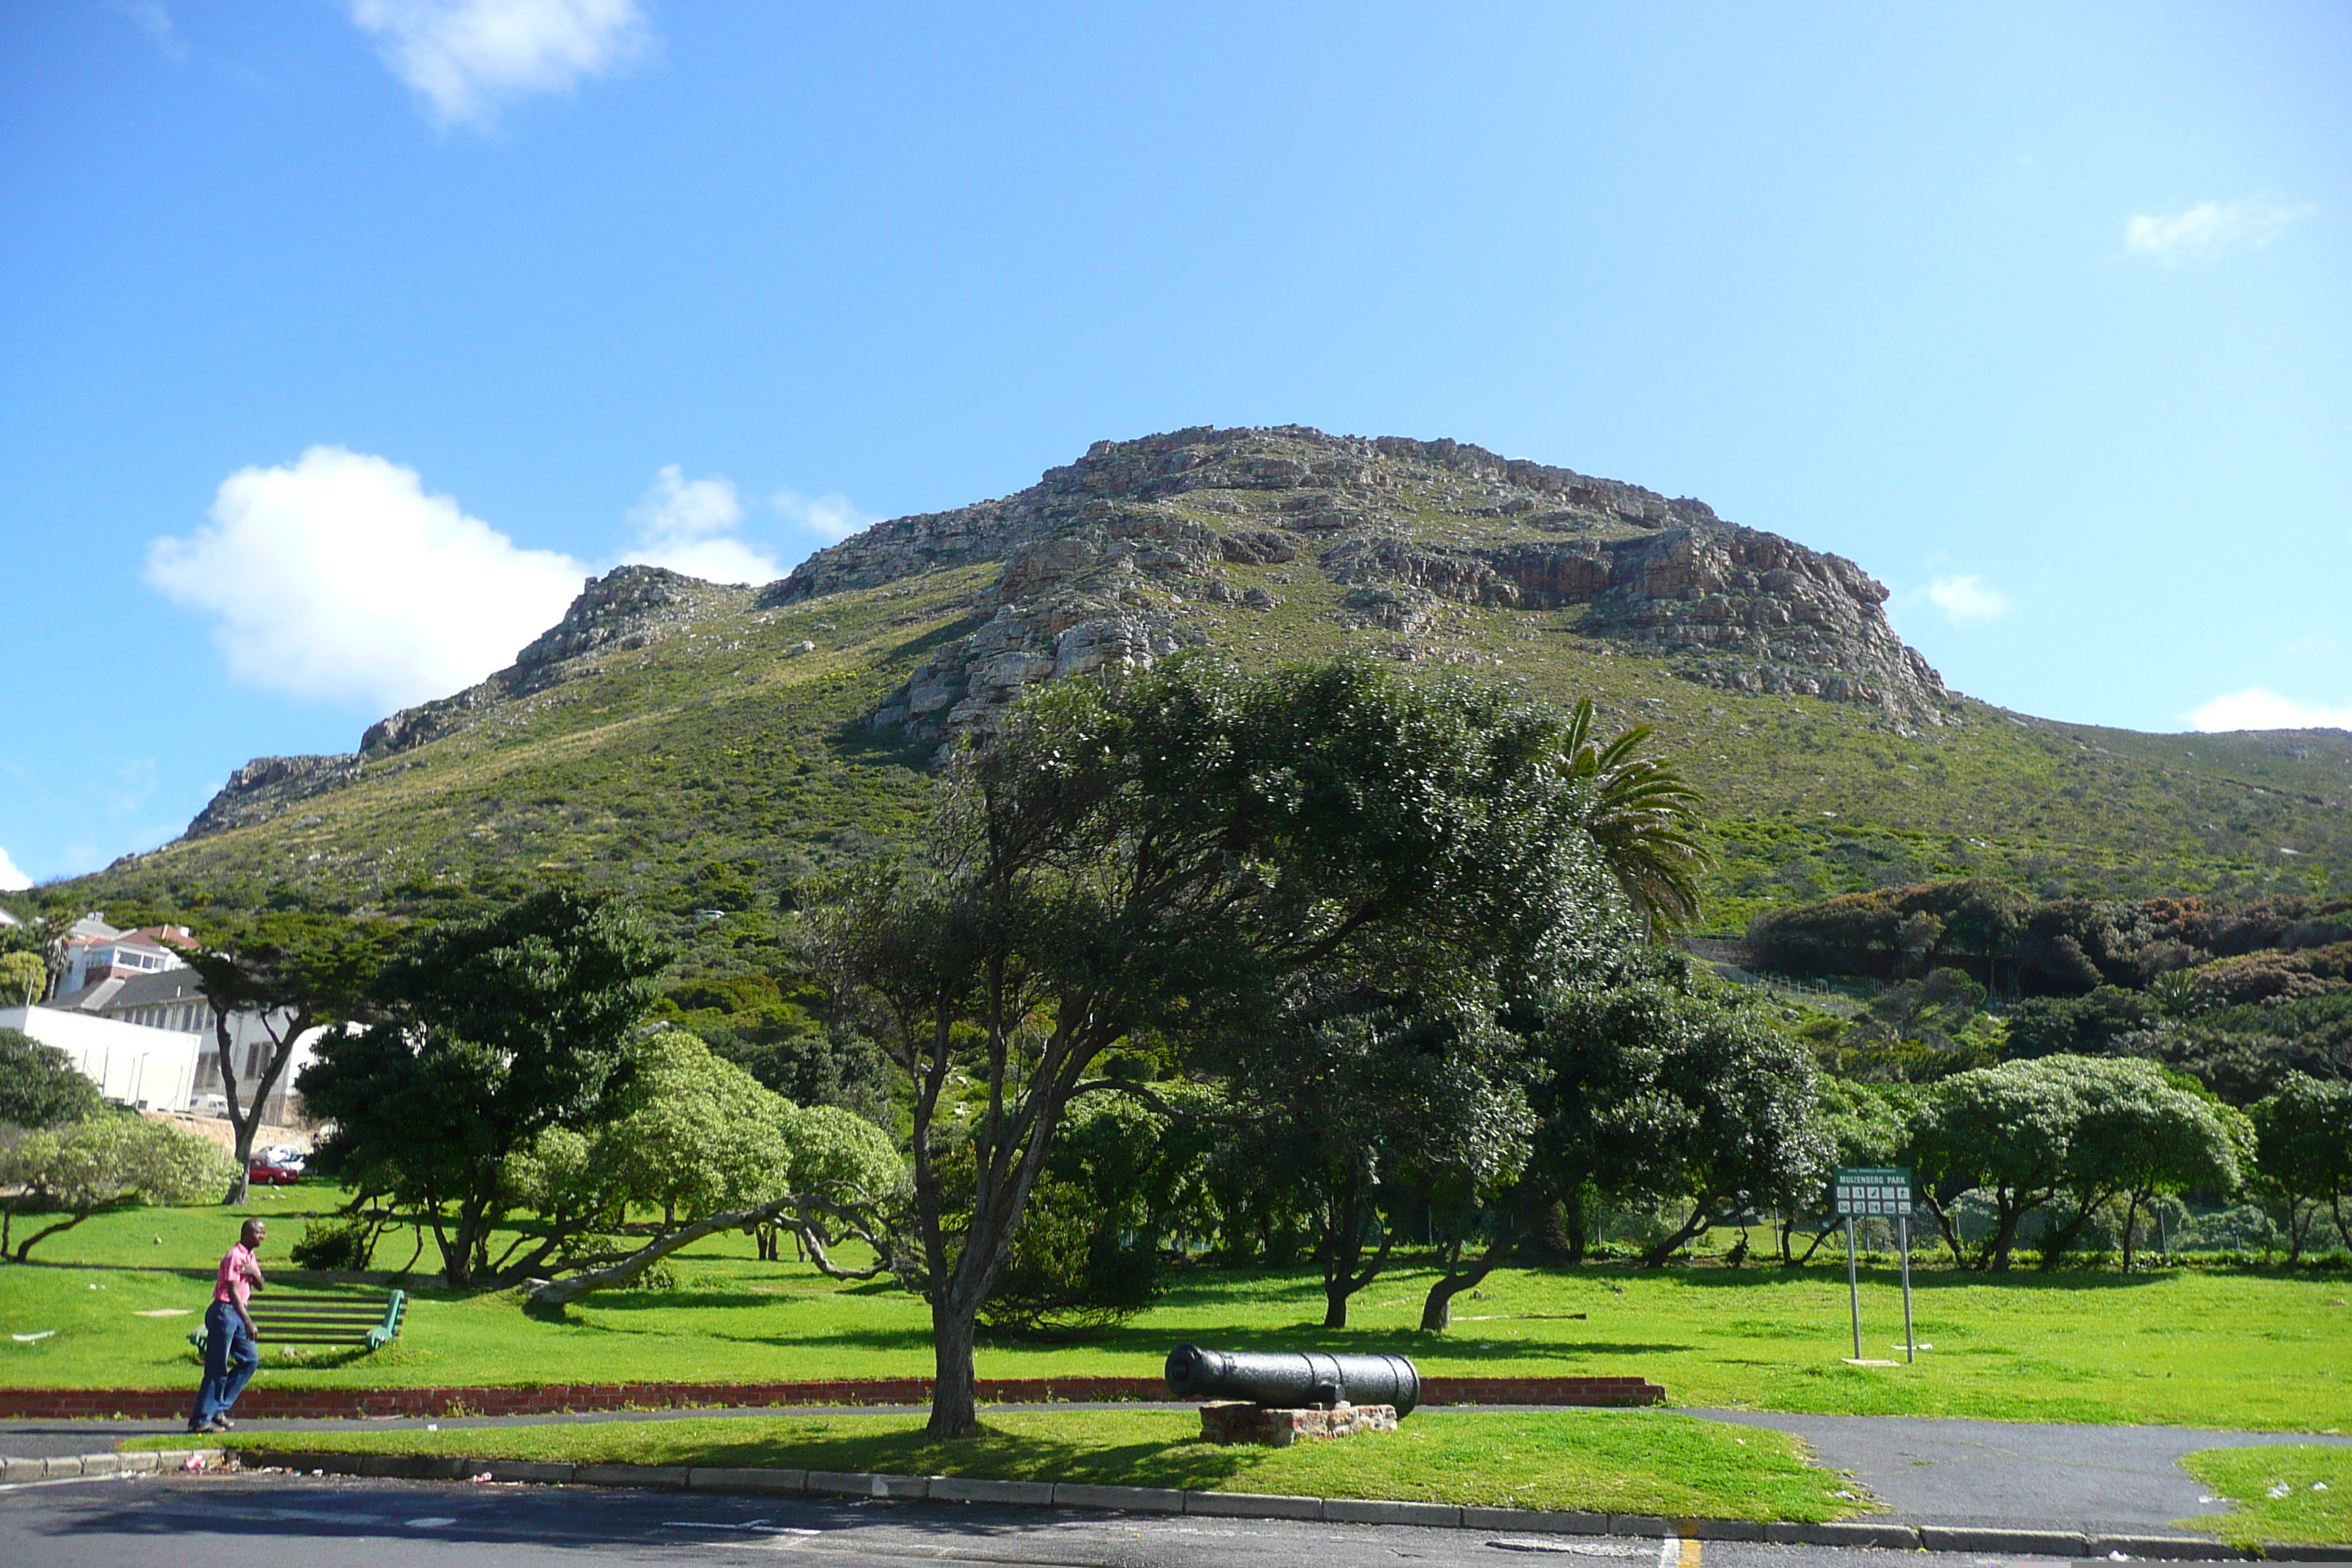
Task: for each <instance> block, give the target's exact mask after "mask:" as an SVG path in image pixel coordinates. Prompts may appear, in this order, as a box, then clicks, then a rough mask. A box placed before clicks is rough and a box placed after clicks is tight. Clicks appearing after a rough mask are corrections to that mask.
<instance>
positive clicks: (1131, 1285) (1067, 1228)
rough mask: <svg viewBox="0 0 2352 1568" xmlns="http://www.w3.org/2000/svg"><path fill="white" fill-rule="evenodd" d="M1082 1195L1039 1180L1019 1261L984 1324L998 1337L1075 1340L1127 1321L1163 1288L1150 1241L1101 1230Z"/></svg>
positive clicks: (987, 1308) (1017, 1240)
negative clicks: (1027, 1335) (1003, 1334)
mask: <svg viewBox="0 0 2352 1568" xmlns="http://www.w3.org/2000/svg"><path fill="white" fill-rule="evenodd" d="M1095 1212H1096V1211H1095V1206H1094V1205H1092V1204H1091V1203H1089V1202H1088V1201H1087V1196H1086V1194H1084V1193H1082V1192H1080V1191H1079V1190H1078V1189H1077V1188H1076V1186H1074V1185H1072V1184H1070V1183H1068V1182H1065V1181H1062V1180H1059V1179H1057V1178H1055V1177H1053V1176H1050V1175H1049V1176H1045V1177H1043V1178H1041V1179H1040V1180H1039V1181H1038V1183H1037V1185H1036V1188H1035V1190H1034V1191H1033V1192H1032V1193H1031V1194H1030V1197H1029V1207H1028V1210H1027V1212H1026V1213H1024V1215H1022V1216H1021V1228H1020V1229H1019V1230H1017V1231H1016V1232H1014V1233H1013V1262H1012V1264H1011V1265H1010V1267H1008V1268H1006V1269H1005V1271H1004V1276H1003V1279H1000V1280H998V1281H997V1285H996V1289H994V1290H993V1291H992V1292H991V1293H990V1295H989V1298H988V1301H987V1304H986V1305H984V1306H982V1308H981V1310H980V1320H981V1321H982V1322H983V1323H986V1324H987V1325H988V1326H989V1327H990V1328H992V1329H994V1330H997V1331H1000V1332H1016V1333H1035V1334H1045V1335H1050V1336H1055V1337H1073V1336H1076V1335H1080V1334H1086V1333H1091V1332H1097V1331H1101V1330H1103V1329H1107V1328H1109V1327H1111V1326H1112V1325H1114V1324H1116V1323H1121V1322H1125V1321H1127V1320H1128V1319H1129V1318H1131V1317H1133V1316H1134V1315H1135V1314H1136V1313H1138V1312H1139V1311H1141V1310H1143V1309H1144V1308H1146V1307H1148V1306H1150V1305H1151V1298H1152V1297H1153V1295H1154V1294H1156V1293H1157V1291H1158V1289H1159V1284H1160V1279H1159V1274H1160V1258H1159V1254H1158V1252H1157V1251H1156V1250H1155V1249H1154V1248H1153V1247H1152V1246H1151V1243H1150V1240H1149V1239H1148V1238H1142V1237H1135V1236H1132V1235H1128V1236H1121V1235H1117V1234H1113V1233H1109V1232H1106V1231H1102V1230H1098V1229H1097V1228H1096V1227H1095V1226H1094V1225H1093V1224H1092V1223H1091V1222H1092V1220H1093V1218H1094V1215H1095Z"/></svg>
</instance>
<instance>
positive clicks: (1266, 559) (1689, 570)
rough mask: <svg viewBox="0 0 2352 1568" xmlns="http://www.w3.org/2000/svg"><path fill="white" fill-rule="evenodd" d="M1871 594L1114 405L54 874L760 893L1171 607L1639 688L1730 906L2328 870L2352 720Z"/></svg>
mask: <svg viewBox="0 0 2352 1568" xmlns="http://www.w3.org/2000/svg"><path fill="white" fill-rule="evenodd" d="M1884 598H1885V591H1884V590H1883V589H1881V588H1879V587H1878V585H1877V584H1874V583H1872V582H1871V581H1870V580H1869V579H1868V578H1867V577H1866V576H1865V575H1864V574H1863V573H1862V572H1861V571H1860V569H1859V568H1857V567H1855V566H1853V563H1849V562H1844V561H1843V560H1841V559H1839V558H1837V557H1834V556H1828V555H1822V554H1819V553H1817V552H1812V551H1810V550H1807V549H1805V548H1804V547H1803V546H1801V545H1799V544H1796V543H1793V542H1790V541H1787V540H1783V539H1780V538H1779V537H1778V536H1775V535H1771V534H1767V533H1759V532H1755V531H1749V530H1745V529H1739V528H1737V527H1734V526H1733V525H1730V524H1727V523H1725V522H1723V521H1720V520H1718V519H1717V518H1716V516H1715V514H1714V513H1713V511H1712V510H1709V509H1708V508H1706V506H1705V505H1704V504H1702V503H1699V502H1696V501H1691V500H1669V499H1667V498H1665V497H1663V496H1659V495H1655V494H1654V493H1653V492H1650V491H1646V490H1642V489H1637V488H1635V487H1632V486H1627V485H1621V484H1616V483H1613V482H1611V481H1607V480H1599V479H1589V478H1587V477H1585V476H1581V475H1577V474H1574V473H1571V472H1570V471H1568V470H1565V469H1559V468H1545V467H1542V466H1540V465H1536V464H1532V463H1524V462H1517V461H1506V460H1504V459H1502V458H1496V457H1495V456H1494V455H1493V454H1491V453H1487V452H1484V451H1482V450H1480V449H1479V448H1476V447H1464V446H1459V445H1456V444H1455V443H1452V442H1434V443H1421V442H1412V441H1402V440H1390V439H1383V440H1381V441H1362V440H1358V439H1355V438H1349V437H1327V436H1324V435H1321V434H1319V433H1318V432H1315V431H1310V430H1303V429H1298V428H1296V427H1291V428H1284V429H1277V430H1240V431H1216V430H1205V429H1202V430H1188V431H1179V432H1175V433H1172V434H1171V435H1165V436H1158V437H1148V438H1146V439H1144V440H1140V441H1133V442H1126V443H1108V442H1105V443H1098V444H1097V446H1096V447H1094V448H1093V449H1091V450H1090V451H1089V452H1088V454H1087V457H1086V458H1082V459H1081V460H1080V461H1079V462H1077V463H1075V464H1073V465H1071V466H1069V467H1068V468H1057V469H1055V470H1053V471H1051V472H1050V473H1048V474H1047V475H1046V476H1045V478H1044V479H1042V480H1041V481H1040V483H1039V484H1038V485H1037V486H1034V487H1032V489H1028V490H1024V491H1023V492H1021V493H1020V494H1019V495H1017V496H1013V497H1007V498H1004V499H1003V500H995V501H988V502H982V503H979V504H977V505H975V506H971V507H966V508H962V509H959V510H956V511H952V512H947V513H939V514H931V515H929V516H925V517H919V518H906V519H897V520H893V521H889V522H886V523H882V524H878V525H877V526H876V527H875V528H873V529H870V530H868V531H866V533H864V534H861V535H859V536H857V537H856V538H855V539H853V540H850V541H848V542H845V543H844V544H842V545H838V546H835V548H834V549H832V550H829V551H826V552H822V553H820V554H819V555H818V556H816V557H814V558H813V559H812V560H811V561H810V562H808V563H804V564H803V566H802V567H800V568H799V569H797V570H796V571H795V572H794V573H793V575H792V576H791V577H789V578H787V579H785V580H784V581H782V582H781V583H777V584H769V585H767V586H766V587H764V588H751V587H724V586H718V585H713V584H700V583H696V582H693V581H691V580H689V579H685V578H680V577H677V576H675V575H673V574H668V573H664V572H660V571H657V570H656V569H652V568H644V567H635V568H624V569H622V570H621V571H618V572H616V573H614V574H611V575H610V576H608V577H606V578H605V579H604V580H602V581H601V582H599V583H596V584H592V585H591V587H590V589H589V591H588V592H587V593H585V594H583V596H582V598H581V600H580V601H579V602H578V603H577V604H575V605H574V606H573V607H572V612H571V613H570V614H569V615H568V616H566V617H565V620H564V622H563V623H562V625H561V626H557V627H554V628H551V630H550V631H549V633H548V634H547V635H546V636H544V637H541V638H540V639H538V641H536V642H534V643H533V644H532V645H531V647H530V648H528V649H526V650H524V652H523V653H522V654H521V655H520V656H519V658H518V659H517V662H516V664H515V665H514V666H513V667H511V668H509V669H507V670H504V671H501V672H500V673H499V674H498V675H496V676H493V677H492V678H491V679H489V680H488V681H486V682H484V683H483V684H482V685H481V686H479V687H477V688H474V689H472V690H470V691H467V692H464V693H460V694H457V696H455V697H452V698H450V699H446V700H443V701H440V702H436V703H431V704H427V705H425V707H423V708H420V709H414V710H407V711H405V712H404V713H401V714H397V715H394V716H393V717H391V718H390V719H387V720H386V721H383V723H381V724H378V725H376V726H375V727H373V729H371V730H370V731H368V733H367V736H366V737H365V739H364V741H363V742H362V748H361V750H360V751H359V752H355V753H352V754H351V755H347V756H341V757H331V758H294V759H260V760H259V761H257V763H254V764H253V765H251V766H249V767H248V768H247V769H245V770H242V771H241V772H240V773H239V774H238V776H237V778H236V780H235V781H233V782H232V784H231V786H230V787H229V788H228V789H226V790H225V791H224V792H223V793H222V795H221V796H220V797H219V798H217V799H216V800H215V801H214V803H213V804H212V805H210V806H208V807H207V808H206V810H205V814H204V815H203V816H199V818H198V819H197V821H196V822H195V823H194V824H193V825H191V829H190V834H189V836H188V837H184V838H182V839H181V840H179V841H177V842H175V843H173V844H171V845H168V846H166V847H163V848H162V849H159V850H156V851H154V852H153V853H152V854H147V855H141V856H135V857H127V858H125V859H123V860H122V861H120V862H117V863H116V864H115V865H114V866H111V867H110V868H107V869H106V870H105V871H103V872H101V873H99V874H97V875H95V876H92V877H89V878H85V879H81V880H80V881H79V883H76V884H73V885H70V886H69V887H68V888H67V889H62V890H63V891H64V892H65V893H67V894H69V895H70V897H71V898H72V899H73V900H78V901H79V902H82V903H84V904H85V905H88V906H92V907H108V906H110V905H111V906H118V907H120V906H131V905H140V906H146V907H153V908H163V907H178V908H187V907H190V906H191V905H201V904H205V903H218V904H222V905H226V906H230V907H238V908H249V907H254V906H257V905H261V904H265V903H273V902H274V903H276V904H278V905H281V906H287V905H299V906H310V907H319V908H332V909H340V910H413V909H417V908H423V907H431V906H433V905H435V904H436V903H438V902H440V901H442V900H448V899H453V898H454V899H471V898H476V897H482V896H497V895H501V894H504V893H506V892H508V891H509V890H512V889H519V888H520V887H522V886H526V885H530V884H531V883H533V882H535V881H538V880H543V879H548V878H551V877H562V878H567V879H577V880H580V881H583V882H585V883H588V884H592V885H595V886H600V887H610V888H614V889H625V890H627V891H629V892H631V893H633V894H634V895H635V896H637V897H639V898H640V899H642V900H645V901H646V902H647V903H648V904H650V905H652V906H654V907H656V908H667V909H669V910H676V911H677V912H679V913H680V914H681V915H684V914H688V913H689V912H690V911H693V910H710V909H716V910H736V909H752V908H772V907H773V900H775V899H776V898H777V897H778V895H779V894H782V895H783V896H785V897H787V898H788V897H789V893H788V891H787V889H789V888H790V886H791V885H792V884H793V881H795V880H796V879H798V878H800V877H802V876H804V875H805V874H806V873H807V872H808V871H809V870H811V869H813V868H817V867H821V866H824V865H827V864H831V863H835V862H838V861H840V860H842V859H844V858H852V857H856V856H859V855H863V854H866V853H869V852H871V851H872V850H873V849H874V848H875V847H877V846H880V845H885V844H889V843H894V842H904V841H907V840H908V839H909V838H910V837H911V836H912V835H913V834H915V833H916V832H917V831H918V830H919V825H920V822H921V820H922V816H923V812H924V808H925V802H926V796H927V793H928V791H929V787H930V785H929V778H930V773H929V769H930V767H931V764H932V763H934V762H935V761H936V759H937V757H938V756H939V755H940V752H941V751H942V749H943V748H944V747H945V746H946V745H949V744H951V743H952V742H954V740H955V739H956V738H957V737H958V736H960V735H966V734H971V735H978V734H984V733H985V732H986V731H988V729H989V728H990V726H991V725H992V722H993V721H994V718H995V716H996V715H997V714H998V713H1000V712H1001V711H1002V710H1003V705H1004V704H1005V703H1006V702H1008V701H1010V700H1013V698H1014V697H1015V696H1017V695H1018V693H1019V692H1020V691H1022V690H1024V689H1028V688H1030V687H1033V686H1034V685H1036V684H1037V683H1039V682H1041V681H1046V680H1052V679H1069V678H1071V677H1073V676H1076V675H1079V674H1083V673H1084V672H1085V671H1087V670H1089V669H1093V668H1100V667H1102V666H1103V665H1105V664H1115V663H1118V662H1119V661H1122V660H1125V661H1129V662H1140V661H1143V660H1147V659H1156V658H1167V657H1170V656H1171V654H1173V653H1175V652H1177V651H1179V650H1181V649H1183V648H1186V647H1204V648H1207V649H1210V650H1212V651H1213V652H1214V653H1216V654H1219V655H1221V656H1223V657H1227V658H1232V659H1234V660H1235V661H1236V662H1238V663H1241V664H1243V665H1245V666H1255V665H1264V664H1270V663H1276V662H1282V661H1290V660H1299V659H1318V658H1329V657H1332V656H1334V655H1337V654H1340V653H1342V652H1346V651H1349V650H1355V651H1360V652H1362V653H1365V654H1369V655H1370V656H1373V657H1378V658H1387V659H1393V660H1395V661H1397V662H1398V664H1399V665H1400V667H1401V668H1404V669H1406V670H1408V671H1410V672H1412V673H1413V674H1414V675H1415V676H1416V677H1417V678H1418V677H1422V676H1426V677H1428V678H1432V679H1435V678H1441V677H1444V676H1446V675H1450V674H1460V675H1464V676H1467V677H1470V678H1474V679H1492V680H1506V681H1511V682H1515V683H1521V684H1523V685H1524V688H1525V689H1526V690H1527V691H1528V693H1529V694H1530V695H1533V696H1537V697H1540V698H1543V699H1546V700H1552V701H1557V702H1561V703H1566V702H1569V701H1572V700H1574V699H1576V698H1577V697H1580V696H1582V695H1586V694H1588V693H1589V694H1591V695H1592V696H1593V697H1594V698H1595V699H1596V700H1597V701H1598V703H1599V704H1600V706H1601V709H1602V710H1603V714H1604V718H1605V720H1606V721H1611V722H1613V723H1628V722H1634V721H1639V722H1643V723H1647V724H1651V725H1653V726H1654V728H1655V729H1656V730H1657V731H1658V734H1659V737H1660V740H1661V742H1662V743H1663V745H1664V749H1665V750H1667V751H1669V752H1673V753H1675V755H1676V756H1677V757H1678V758H1680V759H1681V760H1682V761H1683V762H1684V763H1685V764H1686V767H1687V769H1688V772H1689V773H1691V775H1692V776H1693V777H1694V779H1695V780H1696V782H1697V783H1698V784H1700V785H1701V787H1703V788H1704V789H1705V790H1706V793H1707V795H1708V796H1709V797H1710V800H1711V802H1712V805H1713V812H1714V816H1715V819H1716V832H1717V839H1718V847H1719V850H1720V853H1721V865H1720V866H1719V868H1718V869H1717V871H1716V873H1715V874H1714V876H1713V878H1712V880H1711V888H1710V890H1711V893H1712V895H1713V897H1712V902H1711V905H1710V910H1709V914H1708V919H1707V922H1706V923H1707V925H1708V926H1709V927H1710V928H1711V929H1714V930H1717V931H1736V930H1738V929H1740V928H1742V927H1743V926H1744V925H1745V923H1746V921H1747V919H1748V916H1749V915H1751V914H1752V913H1754V912H1755V911H1756V910H1759V909H1762V908H1766V907H1769V906H1772V905H1776V904H1781V903H1787V902H1791V901H1797V900H1810V899H1814V898H1818V897H1821V896H1822V895H1824V894H1827V893H1832V892H1839V891H1847V890H1853V889H1862V888H1868V887H1874V886H1883V885H1889V884H1894V883H1900V882H1909V881H1918V880H1924V879H1930V878H1937V877H1945V876H1962V875H1977V874H1990V875H1993V876H1997V877H2000V878H2002V879H2007V880H2011V881H2013V882H2015V883H2017V884H2019V885H2020V886H2022V887H2024V888H2027V889H2031V890H2033V891H2035V892H2037V893H2041V894H2043V895H2045V896H2046V895H2054V894H2057V893H2062V892H2079V893H2091V894H2100V893H2112V894H2147V893H2156V892H2205V893H2219V894H2222V895H2237V894H2245V893H2252V892H2253V891H2256V890H2259V889H2273V888H2288V889H2301V888H2305V887H2308V888H2311V889H2314V890H2317V889H2324V888H2326V887H2327V886H2329V885H2330V884H2331V883H2332V884H2333V886H2334V887H2336V889H2339V890H2340V889H2343V888H2344V887H2345V886H2346V885H2347V882H2348V881H2352V734H2347V733H2346V732H2344V731H2299V732H2294V733H2268V734H2236V735H2178V736H2172V735H2147V734H2138V733H2135V732H2132V731H2116V730H2103V729H2097V728H2093V727H2088V726H2081V725H2071V724H2061V723H2056V722H2053V721H2045V720H2039V719H2032V718H2029V717H2026V716H2024V715H2021V714H2012V713H2009V712H2005V711H2003V710H1998V709H1994V708H1990V707H1988V706H1986V705H1984V704H1981V703H1978V702H1974V701H1971V700H1967V699H1965V698H1960V697H1958V696H1955V695H1953V694H1951V693H1949V692H1948V691H1947V690H1946V689H1944V687H1943V685H1942V682H1941V681H1940V679H1938V678H1937V676H1936V673H1935V672H1934V671H1933V670H1932V669H1930V668H1927V665H1926V663H1925V662H1924V661H1923V660H1921V659H1920V658H1918V657H1917V655H1916V654H1915V653H1913V652H1912V651H1911V650H1909V649H1908V648H1906V647H1903V645H1902V644H1901V642H1900V641H1899V639H1897V638H1896V637H1895V636H1894V634H1893V632H1892V631H1891V630H1890V629H1889V628H1888V627H1887V626H1886V623H1885V617H1884V615H1883V614H1882V613H1881V607H1880V606H1881V603H1882V601H1883V600H1884ZM40 896H42V897H46V896H47V895H40ZM30 897H32V896H28V898H30Z"/></svg>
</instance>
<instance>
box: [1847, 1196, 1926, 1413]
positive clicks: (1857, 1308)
mask: <svg viewBox="0 0 2352 1568" xmlns="http://www.w3.org/2000/svg"><path fill="white" fill-rule="evenodd" d="M1830 1203H1831V1213H1832V1214H1833V1215H1836V1216H1837V1217H1838V1218H1840V1219H1842V1220H1843V1221H1845V1290H1846V1302H1847V1305H1848V1306H1849V1307H1851V1308H1852V1309H1853V1359H1854V1360H1855V1361H1856V1362H1859V1363H1862V1364H1864V1365H1865V1366H1892V1365H1893V1364H1894V1363H1892V1362H1884V1361H1872V1362H1864V1361H1863V1355H1862V1287H1861V1285H1860V1283H1859V1281H1858V1280H1857V1279H1856V1278H1855V1274H1854V1247H1853V1229H1854V1221H1856V1220H1858V1219H1868V1218H1872V1217H1874V1216H1876V1217H1881V1218H1885V1219H1891V1220H1893V1221H1894V1222H1895V1237H1896V1238H1897V1245H1898V1246H1900V1247H1902V1249H1903V1354H1904V1359H1905V1360H1906V1361H1916V1359H1918V1353H1919V1352H1918V1350H1917V1346H1916V1340H1915V1339H1914V1337H1913V1335H1912V1332H1911V1171H1910V1168H1909V1167H1908V1166H1904V1165H1843V1166H1840V1167H1839V1168H1838V1172H1837V1175H1836V1179H1835V1181H1834V1183H1833V1184H1832V1187H1831V1190H1830Z"/></svg>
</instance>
